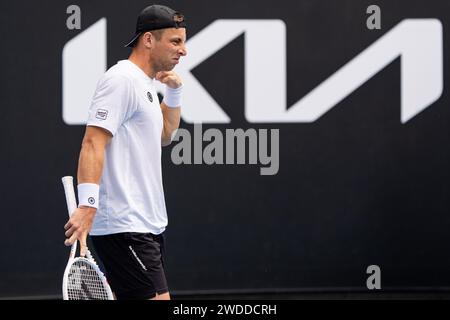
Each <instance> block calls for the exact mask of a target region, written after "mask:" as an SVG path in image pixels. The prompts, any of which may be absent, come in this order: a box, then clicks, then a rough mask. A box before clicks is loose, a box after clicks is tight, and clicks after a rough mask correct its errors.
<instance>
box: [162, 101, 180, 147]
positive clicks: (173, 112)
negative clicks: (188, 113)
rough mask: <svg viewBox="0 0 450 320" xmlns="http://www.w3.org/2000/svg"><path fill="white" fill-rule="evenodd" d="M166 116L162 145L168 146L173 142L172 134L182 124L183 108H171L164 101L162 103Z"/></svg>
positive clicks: (163, 112)
mask: <svg viewBox="0 0 450 320" xmlns="http://www.w3.org/2000/svg"><path fill="white" fill-rule="evenodd" d="M161 110H162V114H163V118H164V120H163V121H164V127H163V132H162V136H161V143H162V146H163V147H165V146H168V145H169V144H170V143H171V142H172V134H173V133H174V132H175V130H177V129H178V127H179V125H180V116H181V108H179V107H178V108H170V107H168V106H167V105H166V104H165V103H164V102H162V103H161Z"/></svg>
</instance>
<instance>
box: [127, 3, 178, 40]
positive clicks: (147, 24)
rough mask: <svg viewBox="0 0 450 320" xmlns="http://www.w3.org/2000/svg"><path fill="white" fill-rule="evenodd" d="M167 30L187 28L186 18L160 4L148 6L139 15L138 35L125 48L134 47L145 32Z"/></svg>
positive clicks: (137, 23)
mask: <svg viewBox="0 0 450 320" xmlns="http://www.w3.org/2000/svg"><path fill="white" fill-rule="evenodd" d="M165 28H186V23H185V21H184V16H183V15H182V14H181V13H179V12H177V11H175V10H173V9H170V8H169V7H166V6H162V5H159V4H154V5H151V6H148V7H146V8H145V9H144V10H142V11H141V13H140V14H139V16H138V18H137V22H136V33H135V35H134V37H133V39H131V41H130V42H128V43H127V44H126V45H125V47H134V45H135V43H136V41H137V39H138V38H139V36H140V35H141V34H142V33H144V32H147V31H151V30H158V29H165Z"/></svg>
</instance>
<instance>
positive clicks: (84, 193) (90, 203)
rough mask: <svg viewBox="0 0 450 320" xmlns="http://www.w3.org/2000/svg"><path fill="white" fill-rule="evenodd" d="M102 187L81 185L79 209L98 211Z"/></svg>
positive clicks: (79, 189)
mask: <svg viewBox="0 0 450 320" xmlns="http://www.w3.org/2000/svg"><path fill="white" fill-rule="evenodd" d="M99 190H100V186H99V185H98V184H95V183H80V184H79V185H78V207H80V206H84V207H92V208H95V209H98V194H99Z"/></svg>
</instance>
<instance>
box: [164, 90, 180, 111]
mask: <svg viewBox="0 0 450 320" xmlns="http://www.w3.org/2000/svg"><path fill="white" fill-rule="evenodd" d="M182 91H183V86H180V87H178V88H176V89H173V88H171V87H169V86H166V93H165V94H164V99H163V102H164V103H165V104H166V106H168V107H170V108H177V107H179V106H181V92H182Z"/></svg>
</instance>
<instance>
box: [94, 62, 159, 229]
mask: <svg viewBox="0 0 450 320" xmlns="http://www.w3.org/2000/svg"><path fill="white" fill-rule="evenodd" d="M153 81H154V80H153V79H151V78H150V77H148V76H147V75H146V74H145V73H144V72H143V71H142V70H141V69H140V68H139V67H138V66H136V65H135V64H134V63H133V62H131V61H130V60H122V61H119V62H118V63H117V64H116V65H114V66H113V67H111V68H110V69H109V70H108V71H107V72H106V73H105V74H104V75H103V76H102V78H101V79H100V80H99V82H98V84H97V88H96V91H95V93H94V97H93V98H92V103H91V106H90V109H89V117H88V121H87V125H88V126H96V127H101V128H103V129H105V130H107V131H109V132H110V133H111V134H112V136H113V137H112V139H111V141H110V143H109V144H108V145H107V147H106V150H105V159H104V166H103V173H102V178H101V182H100V196H99V208H98V210H97V213H96V215H95V219H94V224H93V227H92V229H91V232H90V234H92V235H105V234H112V233H119V232H146V233H147V232H150V233H153V234H160V233H162V232H163V231H164V230H165V227H166V226H167V212H166V205H165V199H164V191H163V183H162V170H161V134H162V130H163V117H162V112H161V108H160V104H159V100H158V96H157V93H156V90H155V86H154V83H153Z"/></svg>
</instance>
